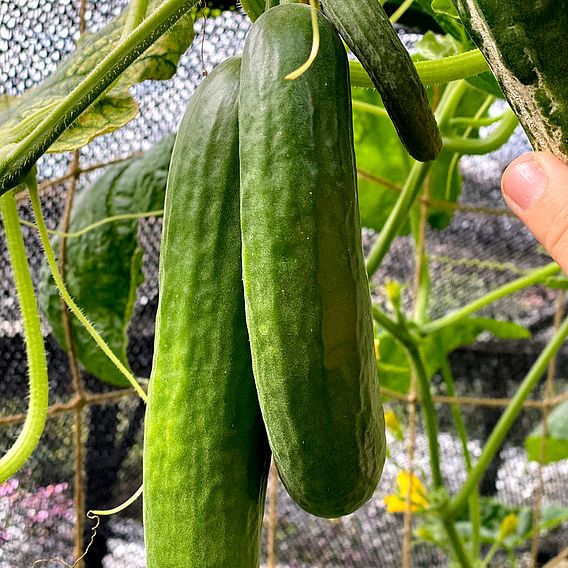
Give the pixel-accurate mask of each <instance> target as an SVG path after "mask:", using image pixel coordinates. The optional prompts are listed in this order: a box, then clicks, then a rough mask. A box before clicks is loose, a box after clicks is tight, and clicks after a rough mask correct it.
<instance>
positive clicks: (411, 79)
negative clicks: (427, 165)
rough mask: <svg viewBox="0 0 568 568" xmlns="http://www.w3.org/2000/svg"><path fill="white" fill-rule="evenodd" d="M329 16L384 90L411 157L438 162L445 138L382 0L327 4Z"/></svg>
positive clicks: (336, 0)
mask: <svg viewBox="0 0 568 568" xmlns="http://www.w3.org/2000/svg"><path fill="white" fill-rule="evenodd" d="M322 8H323V11H324V13H325V15H326V16H327V17H328V18H329V19H330V20H331V21H332V23H333V24H334V26H335V27H336V28H337V29H338V31H339V33H340V34H341V36H342V37H343V39H344V40H345V43H346V44H347V46H348V47H349V49H350V50H351V51H352V52H353V53H354V54H355V55H356V56H357V58H358V59H359V61H360V62H361V65H362V66H363V68H364V69H365V71H367V74H368V75H369V77H370V78H371V80H372V81H373V84H374V85H375V87H376V88H377V90H378V91H379V94H380V95H381V98H382V99H383V104H384V105H385V109H386V111H387V112H388V113H389V116H390V118H391V120H392V122H393V124H394V126H395V128H396V130H397V132H398V135H399V137H400V139H401V141H402V143H403V144H404V146H405V147H406V149H407V150H408V152H409V154H410V155H411V156H412V157H414V158H415V159H417V160H419V161H421V162H427V161H430V160H435V159H436V158H437V156H438V154H439V153H440V151H441V149H442V137H441V135H440V131H439V129H438V125H437V123H436V118H435V117H434V113H433V112H432V109H431V108H430V103H429V101H428V97H427V95H426V90H425V89H424V85H423V84H422V82H421V81H420V77H418V73H417V72H416V68H415V67H414V64H413V63H412V60H411V59H410V55H409V54H408V51H407V50H406V48H405V47H404V45H403V44H402V42H401V41H400V38H399V37H398V35H397V33H396V31H395V30H394V28H393V27H392V25H391V23H390V21H389V18H388V16H387V14H386V12H385V10H384V8H383V7H382V5H381V4H380V3H379V1H378V0H357V2H356V3H355V2H353V0H322Z"/></svg>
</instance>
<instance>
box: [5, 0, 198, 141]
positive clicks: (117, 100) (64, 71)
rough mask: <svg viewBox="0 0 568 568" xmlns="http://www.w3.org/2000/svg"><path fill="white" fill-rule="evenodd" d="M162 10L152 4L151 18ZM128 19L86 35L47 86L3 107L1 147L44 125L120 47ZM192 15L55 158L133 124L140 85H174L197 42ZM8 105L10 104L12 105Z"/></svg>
mask: <svg viewBox="0 0 568 568" xmlns="http://www.w3.org/2000/svg"><path fill="white" fill-rule="evenodd" d="M159 4H160V0H152V1H151V2H150V4H149V12H151V11H152V10H153V9H154V8H155V7H156V6H158V5H159ZM125 19H126V13H123V14H121V15H120V16H119V17H118V18H115V19H114V20H112V21H111V22H110V23H109V24H108V25H107V26H106V27H104V28H103V29H102V30H100V31H99V32H97V33H94V34H85V35H84V36H83V37H82V38H81V40H80V41H79V42H78V44H77V49H76V50H75V51H74V53H73V54H72V55H71V56H70V57H69V59H67V60H66V61H65V62H64V63H63V64H62V65H60V66H59V67H58V68H57V70H56V71H55V72H54V73H52V74H51V75H50V76H49V77H48V78H47V79H46V80H45V81H44V82H43V83H42V84H40V85H38V86H37V87H34V88H32V89H30V90H28V91H26V92H25V93H24V94H23V95H22V96H20V97H17V98H16V97H14V98H10V99H9V100H4V102H2V101H0V140H1V141H2V145H7V144H15V143H17V142H19V141H21V140H22V139H23V138H24V137H25V136H26V134H28V132H29V131H30V129H31V128H34V127H35V126H36V125H37V124H38V123H39V122H40V121H41V120H43V119H44V118H45V117H46V116H47V115H48V114H49V112H50V111H51V109H53V108H54V106H55V105H56V104H57V103H59V102H60V101H61V100H62V99H63V98H64V97H65V96H67V95H68V94H69V93H70V92H71V91H72V90H73V88H74V87H76V86H77V85H78V84H79V83H80V82H81V81H82V80H83V79H84V78H85V76H86V75H87V74H88V73H89V72H90V71H92V69H93V68H94V67H95V66H96V64H97V63H98V62H99V61H100V60H101V59H102V58H103V57H105V56H106V55H107V54H108V53H109V52H110V51H111V50H112V49H113V47H114V46H115V45H116V43H117V42H118V41H119V39H120V36H121V34H122V28H123V26H124V22H125ZM193 37H194V31H193V15H192V14H191V13H190V14H188V15H187V16H184V17H183V18H181V19H180V20H179V22H178V23H177V24H176V25H174V26H173V27H172V28H171V29H170V30H169V31H168V32H166V33H165V34H164V35H163V36H162V37H160V38H159V39H158V40H157V41H156V42H155V43H154V44H153V45H152V46H151V47H150V48H148V49H147V50H146V51H145V52H144V54H143V55H142V56H141V57H139V58H138V59H137V60H136V61H135V62H134V63H133V64H132V65H131V66H130V67H129V68H128V69H127V70H126V71H125V72H124V73H123V74H122V75H121V77H120V79H119V80H118V81H117V82H116V83H115V84H114V86H113V87H112V88H111V89H110V90H108V91H107V92H106V93H105V94H104V95H103V96H101V97H99V99H97V101H96V102H95V103H94V104H93V105H91V106H90V107H89V108H88V109H87V110H86V111H85V112H84V113H83V114H82V115H81V116H80V117H79V119H78V120H77V121H76V122H75V123H73V124H72V125H71V126H70V127H69V128H68V129H67V130H66V131H65V132H64V133H63V134H62V135H61V137H60V138H59V139H58V140H57V142H55V144H53V145H52V146H51V147H50V149H49V151H50V152H65V151H69V150H74V149H77V148H80V147H82V146H84V145H85V144H87V143H88V142H89V141H91V140H92V139H93V138H95V137H96V136H99V135H101V134H104V133H108V132H111V131H113V130H116V129H117V128H120V127H121V126H123V125H124V124H126V123H127V122H128V121H129V120H131V119H133V118H134V117H135V116H136V114H137V112H138V105H137V103H136V101H135V100H134V99H133V98H132V96H131V95H130V94H129V92H128V88H129V87H130V86H132V85H133V84H135V83H139V82H141V81H145V80H147V79H155V80H159V79H169V78H170V77H172V75H173V74H174V73H175V71H176V67H177V64H178V61H179V58H180V57H181V55H182V54H183V53H184V52H185V51H186V49H187V48H188V46H189V45H190V44H191V42H192V41H193ZM8 103H9V104H8Z"/></svg>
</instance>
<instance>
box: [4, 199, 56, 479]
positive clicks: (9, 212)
mask: <svg viewBox="0 0 568 568" xmlns="http://www.w3.org/2000/svg"><path fill="white" fill-rule="evenodd" d="M0 209H1V212H2V220H3V222H4V232H5V235H6V245H7V248H8V254H9V255H10V264H11V265H12V270H13V274H14V283H15V286H16V294H17V296H18V301H19V304H20V313H21V316H22V323H23V332H24V341H25V344H26V355H27V360H28V374H29V387H30V402H29V405H28V411H27V414H26V419H25V422H24V426H23V428H22V430H21V431H20V434H19V435H18V438H17V439H16V441H15V442H14V444H13V445H12V447H11V448H10V449H9V450H8V451H7V452H6V453H5V454H4V455H3V456H2V458H0V483H2V482H3V481H6V479H8V478H9V477H11V476H12V475H14V473H16V472H17V471H18V470H19V469H20V468H21V467H22V466H23V465H24V463H25V462H26V460H27V459H28V458H29V457H30V455H31V454H32V452H33V451H34V450H35V448H36V447H37V445H38V443H39V440H40V438H41V435H42V433H43V429H44V426H45V421H46V418H47V406H48V391H49V387H48V376H47V360H46V356H45V347H44V343H43V335H42V332H41V321H40V317H39V309H38V305H37V301H36V298H35V293H34V287H33V282H32V277H31V274H30V267H29V265H28V260H27V254H26V248H25V245H24V238H23V235H22V231H21V227H20V223H19V220H18V206H17V204H16V199H15V191H10V192H8V193H6V194H5V195H4V196H2V197H0Z"/></svg>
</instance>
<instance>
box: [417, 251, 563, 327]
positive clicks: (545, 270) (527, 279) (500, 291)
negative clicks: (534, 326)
mask: <svg viewBox="0 0 568 568" xmlns="http://www.w3.org/2000/svg"><path fill="white" fill-rule="evenodd" d="M559 272H560V267H559V266H558V265H557V264H556V263H555V262H552V263H550V264H547V265H546V266H543V267H541V268H537V269H535V270H532V271H531V272H529V273H528V274H527V275H526V276H522V277H521V278H517V279H515V280H513V281H512V282H509V283H507V284H504V285H503V286H499V288H496V289H495V290H492V291H491V292H489V293H488V294H485V296H482V297H481V298H478V299H477V300H474V301H473V302H471V303H469V304H467V305H465V306H463V307H462V308H460V309H459V310H456V311H455V312H451V313H449V314H448V315H446V316H443V317H441V318H439V319H437V320H434V321H433V322H429V323H426V324H424V325H423V326H421V328H420V332H421V333H422V334H423V335H430V334H432V333H436V332H438V331H440V330H441V329H443V328H445V327H447V326H449V325H454V324H455V323H457V322H459V321H461V320H462V319H465V318H467V317H469V316H470V315H471V314H473V313H475V312H477V311H479V310H481V309H482V308H484V307H486V306H488V305H489V304H492V303H493V302H496V301H497V300H500V299H501V298H504V297H505V296H510V295H511V294H514V293H515V292H518V291H519V290H522V289H523V288H527V287H529V286H532V285H533V284H538V283H539V282H542V281H543V280H546V279H547V278H548V277H549V276H554V275H555V274H558V273H559Z"/></svg>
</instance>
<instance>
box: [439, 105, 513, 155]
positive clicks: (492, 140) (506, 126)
mask: <svg viewBox="0 0 568 568" xmlns="http://www.w3.org/2000/svg"><path fill="white" fill-rule="evenodd" d="M518 124H519V121H518V119H517V117H516V116H515V113H514V112H513V111H512V110H511V109H508V110H506V111H505V112H504V113H503V117H502V119H501V120H500V121H499V124H498V125H497V127H496V128H495V130H493V132H491V133H490V134H489V135H488V136H486V137H485V138H465V137H464V136H443V137H442V141H443V144H444V150H448V151H450V152H457V153H460V154H470V155H472V154H477V155H479V154H488V153H489V152H494V151H495V150H497V149H498V148H500V147H501V146H502V145H503V144H505V142H507V140H509V138H510V137H511V135H512V134H513V132H514V131H515V128H517V126H518Z"/></svg>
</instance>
